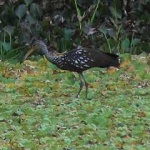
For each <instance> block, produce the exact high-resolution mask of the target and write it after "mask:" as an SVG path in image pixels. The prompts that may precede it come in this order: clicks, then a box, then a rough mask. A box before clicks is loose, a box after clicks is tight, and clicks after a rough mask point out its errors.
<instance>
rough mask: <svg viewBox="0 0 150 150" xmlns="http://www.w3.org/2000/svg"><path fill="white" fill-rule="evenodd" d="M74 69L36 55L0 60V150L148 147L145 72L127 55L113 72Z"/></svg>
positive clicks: (148, 78) (149, 95) (149, 91)
mask: <svg viewBox="0 0 150 150" xmlns="http://www.w3.org/2000/svg"><path fill="white" fill-rule="evenodd" d="M84 75H85V77H86V80H87V81H88V82H89V94H88V97H89V98H90V100H86V99H84V96H85V91H84V90H83V91H82V93H81V98H79V99H76V98H75V95H76V94H77V91H78V88H79V80H78V76H77V74H76V73H70V72H67V71H62V70H59V69H56V67H54V66H53V65H52V64H50V63H49V62H47V61H45V60H44V59H39V60H38V61H37V62H35V61H29V60H28V61H25V62H24V64H19V63H17V64H13V63H12V62H1V63H0V84H1V86H0V149H2V150H10V149H17V150H22V149H26V150H27V149H31V150H37V149H39V150H40V149H45V150H49V149H52V150H87V149H90V150H91V149H94V150H117V149H118V150H120V149H124V150H149V147H150V142H149V139H150V133H149V132H150V103H149V100H150V88H149V86H150V74H149V66H148V65H147V64H146V59H145V58H143V57H140V56H139V57H137V58H136V57H135V56H133V58H132V61H131V62H130V61H129V62H128V61H125V63H124V64H123V65H122V67H121V69H120V70H119V71H117V72H113V71H109V73H107V71H106V70H104V69H91V70H88V71H86V72H85V73H84Z"/></svg>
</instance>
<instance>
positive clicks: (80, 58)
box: [24, 40, 120, 98]
mask: <svg viewBox="0 0 150 150" xmlns="http://www.w3.org/2000/svg"><path fill="white" fill-rule="evenodd" d="M35 50H40V52H41V53H42V54H43V55H45V57H46V58H47V59H48V60H49V61H50V62H51V63H53V64H55V65H56V66H57V67H59V68H60V69H62V70H69V71H73V72H77V73H78V74H79V77H80V88H79V91H78V93H77V96H76V97H79V95H80V92H81V90H82V88H83V86H85V89H86V93H85V94H86V95H85V96H86V98H87V94H88V83H87V82H86V80H85V78H84V76H83V71H85V70H87V69H90V68H92V67H101V68H108V67H111V66H112V67H117V68H118V67H119V65H120V62H119V56H118V55H116V54H110V53H106V52H103V51H100V50H95V49H89V48H84V47H82V46H78V47H77V48H75V49H73V50H71V51H69V52H66V53H58V52H56V51H54V50H51V49H49V48H48V47H47V45H46V44H45V43H44V42H43V41H42V40H36V41H35V42H34V44H33V45H32V48H31V49H30V50H29V51H28V52H27V53H26V55H25V56H24V60H25V59H26V58H27V57H28V56H29V55H30V54H31V53H32V52H33V51H35Z"/></svg>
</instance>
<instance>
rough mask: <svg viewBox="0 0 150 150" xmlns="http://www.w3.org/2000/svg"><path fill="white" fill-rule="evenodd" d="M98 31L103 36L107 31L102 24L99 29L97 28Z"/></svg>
mask: <svg viewBox="0 0 150 150" xmlns="http://www.w3.org/2000/svg"><path fill="white" fill-rule="evenodd" d="M99 31H101V32H102V33H103V34H107V33H108V31H107V28H106V26H105V25H104V24H102V25H101V26H100V27H99Z"/></svg>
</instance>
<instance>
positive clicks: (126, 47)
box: [121, 38, 130, 50]
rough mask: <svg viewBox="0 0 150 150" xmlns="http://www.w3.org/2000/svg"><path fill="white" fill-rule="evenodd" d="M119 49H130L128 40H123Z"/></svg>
mask: <svg viewBox="0 0 150 150" xmlns="http://www.w3.org/2000/svg"><path fill="white" fill-rule="evenodd" d="M121 47H122V48H123V49H124V50H127V49H128V48H129V47H130V40H129V39H128V38H126V39H124V40H123V41H122V43H121Z"/></svg>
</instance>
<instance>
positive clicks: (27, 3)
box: [24, 0, 33, 6]
mask: <svg viewBox="0 0 150 150" xmlns="http://www.w3.org/2000/svg"><path fill="white" fill-rule="evenodd" d="M24 2H25V4H26V5H27V6H29V5H30V4H31V3H32V2H33V0H24Z"/></svg>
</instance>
